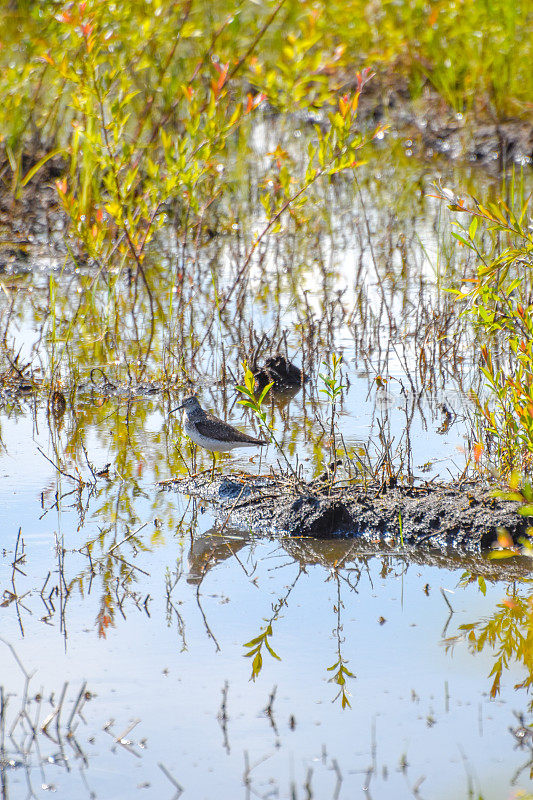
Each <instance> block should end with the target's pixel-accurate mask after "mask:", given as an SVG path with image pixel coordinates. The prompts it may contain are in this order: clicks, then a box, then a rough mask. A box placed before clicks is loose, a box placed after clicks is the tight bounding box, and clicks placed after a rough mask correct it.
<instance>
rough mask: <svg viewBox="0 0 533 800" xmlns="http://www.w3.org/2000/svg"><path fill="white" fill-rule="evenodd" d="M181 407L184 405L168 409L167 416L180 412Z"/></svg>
mask: <svg viewBox="0 0 533 800" xmlns="http://www.w3.org/2000/svg"><path fill="white" fill-rule="evenodd" d="M183 405H184V404H183V403H182V404H181V406H176V408H171V409H170V411H169V412H168V413H169V414H173V413H174V411H180V409H182V408H183Z"/></svg>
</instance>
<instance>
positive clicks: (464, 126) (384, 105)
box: [347, 75, 533, 172]
mask: <svg viewBox="0 0 533 800" xmlns="http://www.w3.org/2000/svg"><path fill="white" fill-rule="evenodd" d="M347 86H348V87H349V88H352V89H353V88H354V87H350V81H349V80H348V81H347ZM359 119H360V120H362V121H365V122H366V123H368V124H371V125H373V124H379V123H388V124H390V126H391V129H392V131H396V132H397V134H398V135H400V136H402V137H403V138H405V137H406V136H408V137H410V141H409V151H410V152H409V154H410V155H416V156H418V157H419V158H426V159H427V158H432V157H433V156H436V155H443V156H445V157H446V158H448V159H451V160H454V161H465V162H469V163H476V164H479V165H480V166H482V167H485V168H487V169H488V170H489V171H491V172H500V171H501V170H503V169H504V168H506V167H508V166H511V165H512V164H518V165H520V166H525V165H532V164H533V120H532V119H531V117H530V116H528V117H527V118H519V117H516V118H510V119H498V118H496V116H495V115H490V114H489V113H488V111H487V110H486V109H478V110H476V112H470V113H468V114H465V115H463V114H458V113H456V112H455V111H454V110H453V109H452V108H451V107H450V106H449V105H448V104H447V103H446V102H445V101H444V100H443V98H442V96H441V95H439V94H438V93H437V92H436V91H435V90H434V89H433V88H432V87H431V86H430V85H426V87H425V88H424V90H423V93H422V95H421V97H419V98H418V99H416V100H414V99H413V98H412V97H411V93H410V91H409V88H408V85H407V81H406V80H404V79H402V78H401V77H397V78H396V80H391V77H390V76H379V75H376V76H374V77H373V78H372V80H370V81H369V82H368V84H367V85H366V86H365V88H364V91H363V93H362V95H361V99H360V102H359Z"/></svg>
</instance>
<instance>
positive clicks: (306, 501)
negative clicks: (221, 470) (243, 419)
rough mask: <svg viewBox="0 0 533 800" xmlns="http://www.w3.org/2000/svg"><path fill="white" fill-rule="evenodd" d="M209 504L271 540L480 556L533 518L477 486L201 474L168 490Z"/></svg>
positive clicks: (219, 517) (173, 483)
mask: <svg viewBox="0 0 533 800" xmlns="http://www.w3.org/2000/svg"><path fill="white" fill-rule="evenodd" d="M162 485H163V486H164V488H166V489H176V490H177V491H179V492H180V493H182V494H185V495H188V496H190V497H193V498H196V499H198V500H200V501H201V502H203V503H205V504H207V505H209V507H210V508H211V510H212V511H214V513H215V516H216V518H217V521H221V522H224V523H225V524H231V526H232V527H234V528H235V527H237V528H239V529H242V530H251V531H253V532H261V533H265V534H269V535H285V536H291V537H314V538H318V539H336V538H339V537H345V538H346V537H353V538H357V539H360V540H363V541H367V542H372V543H385V544H393V543H402V544H403V545H405V546H414V547H420V548H425V549H437V550H450V549H455V550H458V551H463V552H470V553H480V552H482V551H484V550H488V549H489V548H490V547H491V546H492V545H493V544H494V543H495V542H496V540H497V534H498V530H499V529H505V530H506V531H508V532H509V533H510V534H511V536H512V537H513V539H514V540H515V541H517V540H518V539H519V538H520V536H522V535H523V534H524V533H525V531H526V528H527V526H528V524H530V523H531V520H529V519H526V518H524V517H521V516H520V515H519V514H518V513H517V508H518V504H517V503H512V502H506V501H503V500H499V499H496V498H494V497H492V496H491V492H490V491H489V489H487V488H484V487H480V486H478V485H476V484H464V485H463V486H461V487H457V486H452V485H442V486H435V485H430V484H428V485H426V486H420V487H411V486H397V487H395V488H392V489H390V488H387V489H385V488H384V487H379V486H373V487H366V488H362V487H361V486H340V487H332V488H331V489H329V490H328V488H327V487H324V488H321V487H317V485H316V483H314V484H313V483H311V484H307V485H301V486H299V487H298V488H297V489H294V487H293V486H292V485H291V484H290V483H289V482H288V481H282V480H281V479H279V478H276V477H254V476H246V475H226V476H222V477H215V478H214V480H213V481H211V476H210V474H205V473H204V474H200V475H196V476H192V477H190V478H183V479H175V480H173V481H167V482H165V483H164V484H162Z"/></svg>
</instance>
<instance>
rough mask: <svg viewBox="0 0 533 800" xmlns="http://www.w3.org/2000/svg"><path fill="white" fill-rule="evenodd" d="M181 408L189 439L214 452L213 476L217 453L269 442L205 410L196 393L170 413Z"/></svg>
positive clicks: (258, 445) (259, 445) (184, 428)
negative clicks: (242, 430) (244, 431)
mask: <svg viewBox="0 0 533 800" xmlns="http://www.w3.org/2000/svg"><path fill="white" fill-rule="evenodd" d="M180 409H183V430H184V431H185V433H186V434H187V436H188V437H189V439H191V440H192V441H193V442H194V443H195V444H199V445H200V447H205V449H206V450H210V451H211V453H212V454H213V469H212V472H211V477H212V478H213V476H214V474H215V453H227V452H229V451H230V450H233V448H234V447H263V446H264V445H265V444H268V442H267V440H266V439H255V438H254V437H253V436H248V434H247V433H242V432H241V431H239V430H237V428H234V427H233V425H229V424H228V423H227V422H224V421H223V420H221V419H218V417H215V416H214V415H213V414H210V413H209V411H205V410H204V409H203V408H202V406H201V405H200V402H199V400H198V398H197V397H196V395H192V396H191V397H187V398H186V399H185V400H184V401H183V403H182V404H181V405H179V406H177V407H176V408H173V409H172V410H171V411H170V413H171V414H172V413H173V412H174V411H179V410H180Z"/></svg>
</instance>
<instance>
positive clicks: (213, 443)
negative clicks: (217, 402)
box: [183, 420, 251, 453]
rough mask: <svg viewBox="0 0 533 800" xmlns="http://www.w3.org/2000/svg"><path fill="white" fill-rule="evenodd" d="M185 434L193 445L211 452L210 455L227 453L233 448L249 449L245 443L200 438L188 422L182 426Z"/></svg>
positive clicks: (205, 437) (206, 437)
mask: <svg viewBox="0 0 533 800" xmlns="http://www.w3.org/2000/svg"><path fill="white" fill-rule="evenodd" d="M183 427H184V430H185V433H186V434H187V436H188V437H189V439H191V440H192V441H193V442H194V443H195V444H198V445H200V447H205V449H206V450H211V452H212V453H229V451H230V450H233V448H234V447H250V446H251V445H250V444H248V443H247V442H223V441H221V440H220V439H211V438H210V437H209V436H202V434H201V433H198V431H197V430H196V426H195V425H193V424H191V423H190V422H189V421H188V420H187V422H186V423H185V425H184V426H183Z"/></svg>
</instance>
